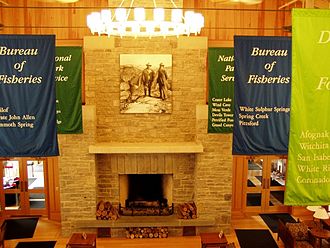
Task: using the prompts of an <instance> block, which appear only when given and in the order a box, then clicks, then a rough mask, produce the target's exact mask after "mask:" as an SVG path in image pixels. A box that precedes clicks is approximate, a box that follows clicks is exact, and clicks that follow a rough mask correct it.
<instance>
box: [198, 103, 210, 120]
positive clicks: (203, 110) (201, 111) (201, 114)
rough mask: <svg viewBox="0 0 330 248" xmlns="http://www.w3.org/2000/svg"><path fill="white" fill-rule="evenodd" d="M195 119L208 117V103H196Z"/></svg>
mask: <svg viewBox="0 0 330 248" xmlns="http://www.w3.org/2000/svg"><path fill="white" fill-rule="evenodd" d="M196 119H197V120H207V119H208V105H196Z"/></svg>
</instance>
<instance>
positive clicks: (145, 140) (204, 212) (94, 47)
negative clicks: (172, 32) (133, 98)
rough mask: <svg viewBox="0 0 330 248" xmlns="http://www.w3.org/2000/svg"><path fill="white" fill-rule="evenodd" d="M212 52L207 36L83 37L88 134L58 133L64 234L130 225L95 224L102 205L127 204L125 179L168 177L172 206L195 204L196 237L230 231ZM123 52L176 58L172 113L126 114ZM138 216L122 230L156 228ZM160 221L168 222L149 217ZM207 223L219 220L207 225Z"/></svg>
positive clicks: (228, 164) (224, 137)
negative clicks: (213, 102)
mask: <svg viewBox="0 0 330 248" xmlns="http://www.w3.org/2000/svg"><path fill="white" fill-rule="evenodd" d="M207 49H208V41H207V38H206V37H179V38H176V37H175V38H174V37H167V38H166V39H164V38H162V37H161V38H152V39H148V38H146V39H143V38H141V39H134V38H123V39H120V38H114V37H110V38H108V37H85V39H84V63H85V67H84V68H85V71H84V78H85V92H86V94H85V98H86V99H85V102H86V104H85V105H84V106H83V127H84V132H83V134H77V135H59V144H60V154H61V156H60V157H59V171H60V175H59V177H60V190H61V193H60V197H61V206H60V208H61V219H62V223H61V224H62V233H63V235H70V234H71V233H72V232H76V231H86V230H87V228H89V229H93V230H90V231H95V228H96V227H98V226H100V225H103V226H105V225H108V226H109V225H119V224H118V223H121V221H122V222H123V221H124V219H122V218H119V219H118V220H117V221H114V222H109V221H105V222H100V221H102V220H99V221H97V220H96V219H95V210H96V205H97V202H99V201H100V200H106V201H109V202H111V203H113V204H115V205H116V206H117V205H119V204H124V201H125V200H124V198H126V197H127V196H128V193H125V194H123V191H125V192H126V190H124V188H122V187H125V186H121V184H122V181H125V180H126V179H125V177H126V176H127V175H146V174H148V175H149V174H152V175H156V174H159V175H166V176H165V178H167V179H165V180H168V181H171V183H170V184H172V186H171V187H172V189H169V190H168V191H169V192H166V193H164V194H165V195H166V196H165V197H164V198H168V202H169V203H171V202H172V203H173V204H174V205H175V204H179V203H184V202H187V201H194V202H195V203H196V206H197V211H198V218H197V220H196V222H190V223H188V224H189V225H196V226H198V230H197V231H216V230H220V229H222V230H224V231H225V232H226V230H229V228H230V217H231V194H232V180H231V179H232V155H231V143H232V134H209V133H207V122H208V109H207V104H206V101H207V100H206V99H207V93H206V89H207V88H206V84H207V66H206V65H207ZM123 53H126V54H172V61H173V65H172V71H173V96H172V97H173V110H172V113H171V114H120V111H119V102H120V100H119V97H120V87H119V86H120V66H119V58H120V54H123ZM196 144H197V145H196ZM200 147H202V151H201V149H200ZM126 187H127V188H128V186H126ZM171 187H169V188H171ZM126 195H127V196H126ZM173 216H175V215H172V216H170V217H171V218H172V217H173ZM125 217H126V216H125ZM127 217H129V216H127ZM139 217H140V216H137V217H136V216H133V218H135V219H136V221H133V220H131V219H130V221H127V222H125V223H122V224H121V225H122V226H123V227H124V225H126V226H127V225H130V224H132V223H133V222H134V223H135V222H136V225H137V224H141V225H144V226H146V225H149V224H150V223H149V222H141V221H140V219H139ZM147 217H148V216H147ZM159 218H161V219H164V217H163V216H160V217H158V216H157V218H156V217H154V216H152V217H151V218H149V219H151V220H152V219H156V220H157V221H158V220H160V219H159ZM202 220H212V221H213V222H210V221H206V222H205V225H203V222H202ZM100 223H102V224H100ZM210 223H211V224H210ZM188 224H187V222H184V221H178V220H177V219H176V220H174V219H171V221H170V222H166V226H172V227H173V228H175V227H178V226H180V225H188Z"/></svg>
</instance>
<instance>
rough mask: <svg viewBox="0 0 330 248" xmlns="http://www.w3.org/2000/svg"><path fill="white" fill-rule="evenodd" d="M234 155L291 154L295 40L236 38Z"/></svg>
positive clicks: (285, 38) (253, 37)
mask: <svg viewBox="0 0 330 248" xmlns="http://www.w3.org/2000/svg"><path fill="white" fill-rule="evenodd" d="M234 56H235V73H234V74H235V92H234V131H233V154H241V155H261V154H287V152H288V137H289V118H290V94H291V38H289V37H266V36H265V37H256V36H235V37H234Z"/></svg>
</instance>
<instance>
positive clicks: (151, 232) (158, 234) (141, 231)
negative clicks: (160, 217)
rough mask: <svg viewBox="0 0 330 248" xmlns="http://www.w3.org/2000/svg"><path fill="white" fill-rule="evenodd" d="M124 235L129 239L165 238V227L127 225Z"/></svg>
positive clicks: (166, 232) (166, 231) (166, 233)
mask: <svg viewBox="0 0 330 248" xmlns="http://www.w3.org/2000/svg"><path fill="white" fill-rule="evenodd" d="M126 235H127V238H129V239H143V238H167V237H168V228H167V227H129V228H127V229H126Z"/></svg>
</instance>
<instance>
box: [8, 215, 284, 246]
mask: <svg viewBox="0 0 330 248" xmlns="http://www.w3.org/2000/svg"><path fill="white" fill-rule="evenodd" d="M235 228H242V229H243V228H244V229H268V227H267V226H266V224H265V223H264V222H263V220H262V219H261V218H260V217H259V216H249V217H246V218H245V219H234V220H232V228H231V232H230V233H229V234H226V237H227V240H228V241H229V242H234V243H235V245H236V247H240V246H239V244H238V241H237V239H236V235H235ZM60 229H61V224H60V223H57V222H53V221H49V220H46V219H43V218H41V219H40V220H39V222H38V225H37V228H36V231H35V233H34V237H33V238H32V239H20V240H6V241H5V248H15V247H16V244H17V243H18V242H19V241H46V240H56V241H57V242H56V246H55V248H65V246H66V243H67V241H68V238H67V237H62V236H61V231H60ZM270 232H271V231H270ZM271 233H272V232H271ZM273 236H274V239H275V240H277V234H273ZM96 243H97V248H107V247H111V248H124V247H127V248H130V247H132V248H154V247H157V248H165V247H166V248H200V247H201V244H200V237H199V236H193V237H169V238H166V239H133V240H131V239H126V238H98V239H97V241H96ZM277 243H278V245H279V247H280V248H283V247H284V245H283V243H282V242H281V241H277ZM36 248H38V247H36ZM265 248H266V247H265Z"/></svg>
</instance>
